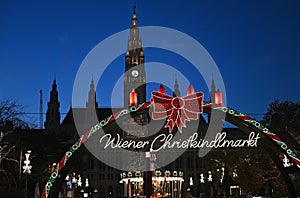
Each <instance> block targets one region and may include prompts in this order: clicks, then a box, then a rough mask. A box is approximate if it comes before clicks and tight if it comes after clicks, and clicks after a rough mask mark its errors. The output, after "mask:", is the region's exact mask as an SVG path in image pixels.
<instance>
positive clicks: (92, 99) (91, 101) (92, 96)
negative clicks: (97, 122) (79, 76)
mask: <svg viewBox="0 0 300 198" xmlns="http://www.w3.org/2000/svg"><path fill="white" fill-rule="evenodd" d="M86 107H92V108H97V107H98V102H97V101H96V91H95V84H94V79H93V78H92V80H91V84H90V91H89V95H88V101H87V103H86Z"/></svg>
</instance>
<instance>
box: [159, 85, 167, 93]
mask: <svg viewBox="0 0 300 198" xmlns="http://www.w3.org/2000/svg"><path fill="white" fill-rule="evenodd" d="M158 92H159V93H162V94H165V93H166V89H165V88H164V86H163V85H162V84H160V86H159V88H158Z"/></svg>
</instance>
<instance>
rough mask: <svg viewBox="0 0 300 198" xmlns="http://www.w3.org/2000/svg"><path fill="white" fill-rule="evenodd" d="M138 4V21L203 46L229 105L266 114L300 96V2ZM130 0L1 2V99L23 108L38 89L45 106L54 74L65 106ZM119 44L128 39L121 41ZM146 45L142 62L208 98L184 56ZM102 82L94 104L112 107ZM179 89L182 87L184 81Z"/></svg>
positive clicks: (124, 18) (32, 103)
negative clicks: (164, 67) (179, 77)
mask: <svg viewBox="0 0 300 198" xmlns="http://www.w3.org/2000/svg"><path fill="white" fill-rule="evenodd" d="M136 4H137V16H138V20H139V21H138V25H139V26H165V27H169V28H174V29H177V30H179V31H182V32H184V33H186V34H188V35H190V36H191V37H193V38H194V39H196V40H197V41H198V42H199V43H201V44H202V45H203V46H204V47H205V48H206V50H207V51H208V52H209V53H210V55H211V56H212V58H213V59H214V61H215V62H216V64H217V65H218V67H219V70H220V72H221V74H222V77H223V80H224V83H225V86H226V91H227V106H229V107H232V108H234V109H236V110H238V111H241V112H245V113H265V112H266V110H267V105H268V104H269V103H270V102H272V101H273V100H274V99H279V100H286V99H289V100H293V101H299V98H300V97H299V96H300V95H299V93H298V92H299V85H300V47H299V46H300V2H299V1H296V0H295V1H283V0H282V1H273V0H272V1H271V0H270V1H260V0H249V1H238V0H235V1H233V0H232V1H231V0H230V1H191V0H185V1H178V0H173V1H159V0H151V1H150V0H143V1H136ZM132 7H133V1H129V0H119V1H116V0H112V1H103V2H100V1H86V2H83V1H80V2H79V1H78V2H77V1H64V2H60V1H48V2H40V1H26V2H23V1H1V3H0V98H1V99H3V98H4V99H5V98H16V99H17V100H18V101H19V103H21V104H23V105H24V106H25V111H26V112H38V111H39V90H40V89H42V90H43V91H44V111H46V102H48V100H49V92H50V89H51V84H52V81H53V78H54V76H55V74H56V79H57V83H58V91H59V99H60V102H61V109H60V110H61V112H67V111H68V109H69V107H70V105H71V100H72V88H73V82H74V79H75V76H76V72H77V70H78V68H79V66H80V64H81V62H82V61H83V59H84V58H85V56H86V55H87V54H88V52H89V51H90V50H91V49H92V48H93V47H95V46H96V45H97V44H98V43H99V42H101V41H102V40H104V39H105V38H107V37H108V36H110V35H112V34H114V33H117V32H119V31H122V30H125V29H127V28H129V27H130V25H131V16H132ZM141 36H142V35H141ZM120 45H124V46H126V45H127V41H126V40H124V42H122V43H120ZM144 51H145V57H146V62H148V61H149V62H153V61H156V62H161V63H165V64H168V65H171V66H174V67H175V68H177V69H178V70H179V71H182V72H183V73H184V74H185V75H186V76H187V78H189V79H190V81H191V83H192V84H193V85H194V87H195V89H196V91H204V92H205V94H206V100H207V99H208V97H207V95H208V93H207V90H208V89H207V87H205V85H204V83H203V80H202V79H199V76H196V75H194V72H193V70H190V69H186V68H190V66H188V63H187V62H186V61H185V60H183V59H182V58H181V57H178V55H175V54H172V53H162V52H161V51H159V50H156V51H155V50H153V49H145V50H144ZM162 54H163V56H161V55H162ZM109 71H110V72H111V74H109V73H108V74H107V75H108V77H109V78H110V79H112V81H113V80H116V79H118V77H119V76H120V75H121V74H122V73H123V71H124V56H122V57H119V58H118V59H116V61H114V62H113V63H112V64H111V66H110V69H109V70H108V71H107V72H109ZM169 77H170V78H174V75H173V74H170V76H169ZM104 79H105V78H104ZM102 81H104V82H102V83H101V82H100V83H101V85H100V83H99V84H98V88H97V99H98V102H99V105H100V106H110V89H112V86H113V85H112V83H111V82H108V81H107V80H106V81H105V80H102ZM179 83H180V82H179ZM180 88H181V91H182V92H185V89H186V87H183V86H181V87H180ZM120 104H122V103H120Z"/></svg>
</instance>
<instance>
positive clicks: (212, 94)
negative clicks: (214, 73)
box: [209, 79, 216, 103]
mask: <svg viewBox="0 0 300 198" xmlns="http://www.w3.org/2000/svg"><path fill="white" fill-rule="evenodd" d="M215 93H216V85H215V81H214V79H212V81H211V86H210V93H209V95H210V102H211V103H215V102H216V101H215Z"/></svg>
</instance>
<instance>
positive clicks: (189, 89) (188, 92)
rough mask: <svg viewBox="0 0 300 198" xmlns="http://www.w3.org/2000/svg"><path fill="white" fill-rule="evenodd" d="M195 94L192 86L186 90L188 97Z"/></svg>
mask: <svg viewBox="0 0 300 198" xmlns="http://www.w3.org/2000/svg"><path fill="white" fill-rule="evenodd" d="M194 92H195V90H194V87H193V86H192V85H191V84H190V86H189V87H188V88H187V90H186V94H187V95H191V94H193V93H194Z"/></svg>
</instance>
